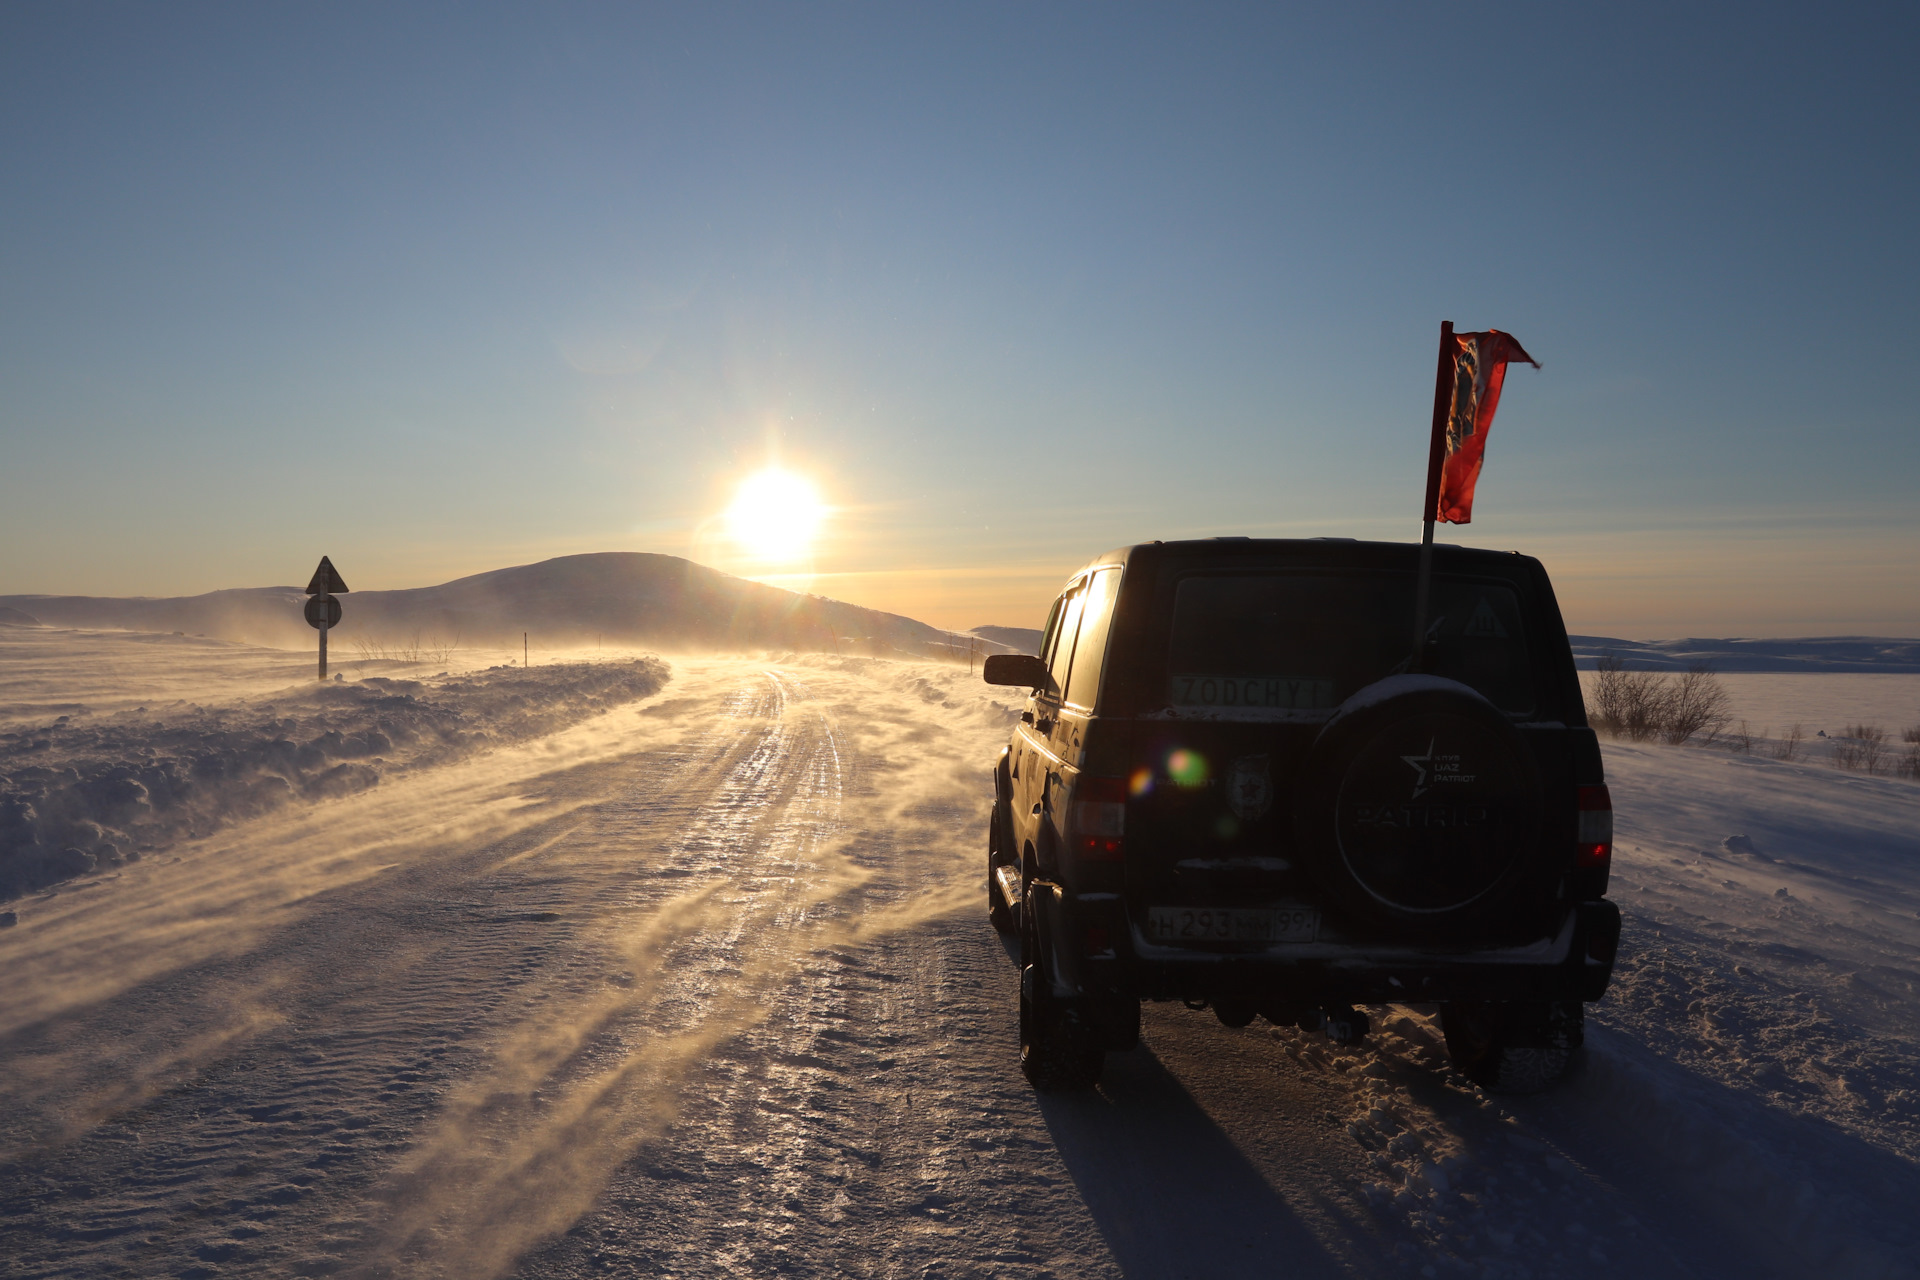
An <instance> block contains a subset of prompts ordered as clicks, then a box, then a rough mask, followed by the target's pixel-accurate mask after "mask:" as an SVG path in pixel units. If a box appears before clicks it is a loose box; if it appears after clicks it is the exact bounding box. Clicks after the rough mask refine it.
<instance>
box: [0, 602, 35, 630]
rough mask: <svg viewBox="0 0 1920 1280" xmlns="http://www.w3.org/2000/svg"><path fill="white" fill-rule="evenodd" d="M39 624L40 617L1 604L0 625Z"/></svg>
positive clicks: (24, 625)
mask: <svg viewBox="0 0 1920 1280" xmlns="http://www.w3.org/2000/svg"><path fill="white" fill-rule="evenodd" d="M39 625H40V619H38V618H36V617H34V616H33V615H32V614H30V613H22V612H20V610H18V609H9V608H7V607H6V606H4V605H0V627H37V626H39Z"/></svg>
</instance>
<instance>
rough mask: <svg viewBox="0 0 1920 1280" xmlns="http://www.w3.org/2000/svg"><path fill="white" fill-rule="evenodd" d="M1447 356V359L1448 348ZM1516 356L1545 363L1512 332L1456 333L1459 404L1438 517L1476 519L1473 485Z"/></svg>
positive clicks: (1453, 413) (1450, 430)
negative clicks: (1508, 373) (1503, 385)
mask: <svg viewBox="0 0 1920 1280" xmlns="http://www.w3.org/2000/svg"><path fill="white" fill-rule="evenodd" d="M1441 358H1442V359H1443V360H1444V359H1445V353H1444V352H1443V353H1442V357H1441ZM1516 360H1524V361H1526V362H1527V363H1528V364H1530V365H1532V366H1533V367H1534V368H1536V369H1538V368H1539V367H1540V362H1539V361H1538V360H1535V359H1534V358H1533V357H1532V356H1530V355H1528V354H1527V353H1526V352H1525V351H1524V350H1522V349H1521V346H1520V344H1519V343H1518V342H1515V341H1514V340H1513V336H1512V335H1511V334H1505V333H1502V332H1500V331H1499V330H1498V329H1489V330H1487V331H1486V332H1485V333H1456V334H1454V335H1453V407H1452V409H1451V410H1449V412H1448V414H1447V427H1446V458H1445V461H1444V463H1443V464H1442V466H1441V468H1440V487H1439V500H1438V501H1437V502H1436V503H1435V505H1434V509H1433V512H1432V515H1433V517H1434V518H1435V519H1438V520H1440V521H1443V522H1444V523H1447V524H1466V523H1467V522H1468V521H1470V520H1472V519H1473V486H1474V484H1475V483H1476V482H1478V481H1479V479H1480V463H1481V460H1482V457H1483V456H1484V455H1485V453H1486V450H1487V432H1488V430H1489V429H1490V428H1492V426H1493V411H1494V410H1495V409H1497V408H1499V407H1500V386H1501V384H1502V383H1503V382H1505V381H1506V379H1507V365H1508V363H1509V362H1512V361H1516ZM1442 367H1443V368H1444V367H1445V366H1444V365H1443V366H1442Z"/></svg>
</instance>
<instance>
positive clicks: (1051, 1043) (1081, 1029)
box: [1020, 911, 1106, 1093]
mask: <svg viewBox="0 0 1920 1280" xmlns="http://www.w3.org/2000/svg"><path fill="white" fill-rule="evenodd" d="M1020 914H1021V921H1020V1070H1021V1072H1022V1073H1024V1074H1025V1075H1026V1077H1027V1083H1029V1084H1031V1085H1032V1086H1033V1087H1034V1089H1036V1090H1037V1091H1038V1092H1040V1093H1073V1092H1078V1091H1081V1090H1085V1089H1091V1088H1093V1086H1094V1085H1095V1084H1097V1083H1099V1080H1100V1068H1101V1066H1102V1065H1103V1064H1104V1062H1105V1059H1106V1053H1105V1052H1104V1051H1103V1050H1102V1049H1101V1047H1100V1040H1099V1037H1098V1035H1097V1033H1096V1032H1095V1030H1094V1028H1093V1027H1091V1026H1089V1025H1088V1024H1087V1020H1086V1018H1085V1017H1084V1016H1083V1014H1082V1011H1081V1010H1079V1009H1077V1008H1075V1007H1074V1006H1073V1005H1072V1004H1071V1003H1069V1002H1067V1001H1064V1000H1061V999H1059V998H1058V997H1056V996H1055V995H1054V994H1053V977H1052V975H1051V974H1050V973H1048V972H1047V965H1046V956H1045V953H1044V951H1043V950H1042V948H1041V946H1040V936H1039V927H1038V922H1037V920H1035V918H1034V917H1035V915H1036V914H1037V913H1035V912H1031V911H1022V912H1021V913H1020Z"/></svg>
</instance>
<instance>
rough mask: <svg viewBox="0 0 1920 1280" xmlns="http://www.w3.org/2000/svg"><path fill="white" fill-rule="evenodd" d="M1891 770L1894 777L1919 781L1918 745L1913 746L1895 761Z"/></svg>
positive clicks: (1919, 760)
mask: <svg viewBox="0 0 1920 1280" xmlns="http://www.w3.org/2000/svg"><path fill="white" fill-rule="evenodd" d="M1893 772H1894V775H1895V776H1896V777H1901V778H1912V779H1914V780H1915V781H1920V747H1914V748H1913V749H1912V750H1911V751H1908V752H1907V754H1905V755H1904V756H1901V757H1900V759H1898V760H1897V761H1895V762H1894V766H1893Z"/></svg>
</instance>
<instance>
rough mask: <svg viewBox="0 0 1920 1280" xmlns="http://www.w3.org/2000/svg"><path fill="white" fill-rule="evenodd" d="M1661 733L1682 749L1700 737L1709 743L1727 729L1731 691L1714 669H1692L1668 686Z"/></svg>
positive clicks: (1662, 705)
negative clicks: (1697, 736)
mask: <svg viewBox="0 0 1920 1280" xmlns="http://www.w3.org/2000/svg"><path fill="white" fill-rule="evenodd" d="M1659 712H1660V725H1659V728H1660V733H1661V735H1662V736H1664V737H1665V738H1666V740H1667V741H1668V742H1670V743H1672V744H1673V745H1674V746H1676V747H1677V746H1679V745H1680V744H1681V743H1683V742H1685V741H1686V740H1687V739H1688V738H1691V737H1692V736H1693V735H1694V734H1696V733H1704V734H1705V735H1706V738H1707V741H1709V742H1711V741H1713V739H1714V737H1715V736H1716V735H1718V734H1719V732H1720V731H1721V730H1722V729H1724V728H1726V726H1727V719H1728V715H1727V691H1726V688H1725V686H1723V685H1722V684H1721V683H1720V677H1718V676H1716V675H1714V674H1713V668H1712V667H1710V666H1705V665H1701V666H1694V667H1688V668H1687V670H1686V674H1684V675H1682V676H1681V677H1680V678H1679V679H1678V680H1676V681H1674V682H1673V684H1672V685H1670V686H1664V687H1663V688H1662V690H1661V697H1660V707H1659Z"/></svg>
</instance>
